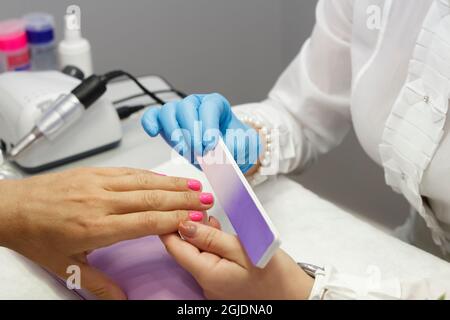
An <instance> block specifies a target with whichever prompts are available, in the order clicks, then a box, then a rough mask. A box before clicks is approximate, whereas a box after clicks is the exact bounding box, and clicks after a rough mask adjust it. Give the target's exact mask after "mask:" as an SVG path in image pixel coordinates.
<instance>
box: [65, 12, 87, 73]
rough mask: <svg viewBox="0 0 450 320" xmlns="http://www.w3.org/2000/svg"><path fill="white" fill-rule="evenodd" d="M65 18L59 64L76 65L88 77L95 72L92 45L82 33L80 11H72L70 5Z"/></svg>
mask: <svg viewBox="0 0 450 320" xmlns="http://www.w3.org/2000/svg"><path fill="white" fill-rule="evenodd" d="M64 20H65V30H64V40H62V41H61V43H60V44H59V46H58V55H59V66H60V68H61V69H63V68H65V67H67V66H75V67H77V68H79V69H80V70H81V71H83V73H84V75H85V76H86V77H88V76H90V75H92V73H93V70H92V54H91V45H90V44H89V41H88V40H86V39H85V38H83V37H82V35H81V22H80V20H81V19H80V13H79V12H76V11H73V12H70V7H69V8H68V10H67V14H66V15H65V16H64Z"/></svg>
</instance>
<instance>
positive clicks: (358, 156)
mask: <svg viewBox="0 0 450 320" xmlns="http://www.w3.org/2000/svg"><path fill="white" fill-rule="evenodd" d="M315 3H316V2H315V1H311V0H150V1H145V0H128V1H123V0H95V1H92V0H78V1H76V0H72V1H67V0H35V1H25V0H11V1H5V0H0V19H4V18H8V17H14V16H16V17H17V16H21V15H22V14H25V13H27V12H30V11H35V10H41V11H47V12H49V13H51V14H53V15H54V16H55V17H57V22H58V29H59V31H60V32H59V34H58V36H61V26H62V15H63V14H64V12H65V8H66V7H67V6H68V5H69V4H78V5H79V6H80V7H81V9H82V25H83V32H84V34H85V35H86V37H88V38H89V39H90V40H91V43H92V45H93V53H94V64H95V69H96V71H97V72H102V71H107V70H110V69H113V68H122V69H125V70H127V71H130V72H132V73H134V74H137V75H144V74H149V73H156V74H161V75H164V76H165V77H166V78H167V79H169V80H170V81H171V82H173V83H174V84H175V86H177V87H179V88H180V89H183V90H185V91H187V92H211V91H218V92H221V93H223V94H224V95H226V96H227V97H228V98H229V99H230V100H231V101H232V102H233V103H235V104H237V103H243V102H249V101H256V100H261V99H263V98H264V97H265V95H266V94H267V92H268V90H269V89H270V87H271V86H272V85H273V83H274V82H275V80H276V79H277V77H278V75H279V74H280V72H281V71H282V70H283V69H284V68H285V67H286V66H287V64H288V63H289V61H290V60H291V59H292V58H293V57H294V56H295V54H296V53H297V52H298V50H299V49H300V46H301V44H302V43H303V41H304V40H305V39H306V38H307V37H308V35H309V34H310V32H311V29H312V26H313V24H314V7H315ZM298 180H299V181H300V182H301V183H303V184H304V185H305V186H307V187H308V188H310V189H312V190H313V191H315V192H317V193H319V194H321V195H323V196H325V197H327V198H329V199H331V200H333V201H335V202H338V203H339V204H341V205H342V206H345V207H348V208H350V209H352V210H355V211H358V212H363V213H364V214H366V215H368V216H371V217H373V218H374V219H375V220H377V221H385V222H386V223H387V224H388V225H389V226H393V225H396V224H399V223H400V222H401V220H402V217H404V212H406V211H407V206H406V204H405V202H404V201H403V200H402V199H401V198H400V197H398V196H396V195H394V194H393V193H392V192H391V191H390V190H389V189H388V188H387V187H385V186H384V181H383V172H382V170H381V169H380V168H378V167H376V166H375V165H374V164H372V163H371V161H370V160H369V158H368V157H367V156H365V154H364V153H363V152H362V150H361V148H360V147H359V145H358V143H357V142H356V139H355V137H354V135H351V136H350V137H349V138H348V139H347V140H346V141H345V143H344V145H343V146H342V147H340V148H339V149H337V150H336V151H334V152H332V153H331V154H329V155H327V156H325V157H324V158H323V159H321V160H320V161H319V163H318V164H317V165H316V166H315V167H313V168H312V169H311V170H310V171H309V172H308V173H306V174H305V175H303V176H302V177H298Z"/></svg>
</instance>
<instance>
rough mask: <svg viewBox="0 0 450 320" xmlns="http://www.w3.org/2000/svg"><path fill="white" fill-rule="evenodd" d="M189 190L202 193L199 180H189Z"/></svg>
mask: <svg viewBox="0 0 450 320" xmlns="http://www.w3.org/2000/svg"><path fill="white" fill-rule="evenodd" d="M187 185H188V188H189V189H191V190H193V191H200V190H202V184H201V182H200V181H198V180H193V179H192V180H189V181H188V183H187Z"/></svg>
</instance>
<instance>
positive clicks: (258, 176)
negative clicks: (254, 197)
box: [238, 116, 273, 186]
mask: <svg viewBox="0 0 450 320" xmlns="http://www.w3.org/2000/svg"><path fill="white" fill-rule="evenodd" d="M238 118H239V120H240V121H242V122H243V123H245V124H247V125H249V126H251V127H252V128H254V129H255V130H257V131H258V133H259V135H260V136H261V138H262V140H263V143H264V155H263V156H262V157H260V164H261V166H260V167H259V168H258V171H257V172H255V174H253V175H252V176H251V177H248V180H249V182H250V184H251V185H252V186H256V185H259V184H261V183H263V182H264V181H266V180H267V179H268V177H267V175H265V174H263V171H264V168H268V167H270V166H271V164H272V153H273V150H272V149H273V137H272V134H271V130H270V129H269V128H268V127H267V126H265V125H264V124H263V123H262V122H261V121H259V120H256V119H255V118H252V117H249V116H243V117H239V116H238Z"/></svg>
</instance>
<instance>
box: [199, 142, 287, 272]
mask: <svg viewBox="0 0 450 320" xmlns="http://www.w3.org/2000/svg"><path fill="white" fill-rule="evenodd" d="M198 162H199V164H200V167H201V168H202V170H203V172H204V173H205V175H206V177H207V178H208V182H209V184H210V185H211V187H212V188H213V190H214V194H215V195H216V197H217V199H218V201H219V203H220V205H221V207H222V209H223V210H224V211H225V214H226V215H227V216H228V219H229V220H230V222H231V224H232V226H233V228H234V230H235V231H236V233H237V235H238V237H239V240H240V241H241V243H242V245H243V247H244V249H245V251H246V252H247V255H248V257H249V258H250V260H251V261H252V263H253V264H254V265H255V266H257V267H260V268H264V267H265V266H266V264H267V263H268V262H269V261H270V259H271V258H272V256H273V255H274V253H275V252H276V250H277V249H278V248H279V247H280V240H279V237H278V233H277V232H276V230H275V227H274V226H273V225H272V223H271V221H270V219H269V217H268V216H267V214H266V212H265V211H264V208H263V206H262V205H261V203H260V202H259V200H258V198H257V197H256V195H255V193H254V192H253V190H252V188H251V187H250V185H249V183H248V182H247V179H246V178H245V177H244V175H243V174H242V172H241V170H240V169H239V167H238V165H237V164H236V162H235V161H234V159H233V157H232V155H231V153H230V152H229V151H228V148H227V147H226V145H225V143H224V142H223V140H222V139H220V140H219V143H218V144H217V147H216V148H215V149H214V150H213V151H211V152H209V153H208V154H206V155H205V156H204V157H202V158H199V159H198Z"/></svg>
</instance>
